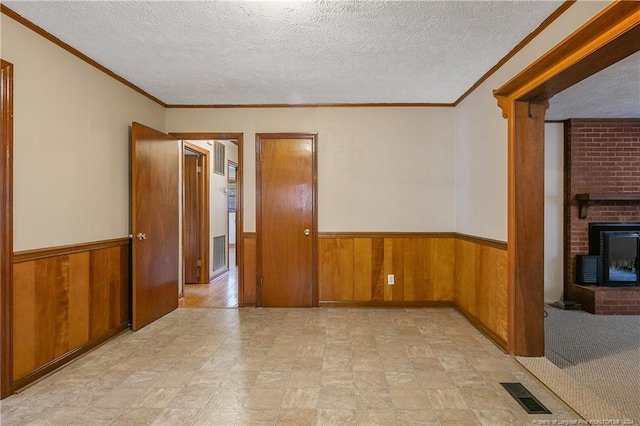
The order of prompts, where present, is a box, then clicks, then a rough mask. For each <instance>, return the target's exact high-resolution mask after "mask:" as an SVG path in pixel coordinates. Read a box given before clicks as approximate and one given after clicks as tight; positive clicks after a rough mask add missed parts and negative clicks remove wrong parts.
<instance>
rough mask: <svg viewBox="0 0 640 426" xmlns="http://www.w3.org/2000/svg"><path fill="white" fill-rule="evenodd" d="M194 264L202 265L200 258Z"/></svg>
mask: <svg viewBox="0 0 640 426" xmlns="http://www.w3.org/2000/svg"><path fill="white" fill-rule="evenodd" d="M196 266H197V267H198V268H199V267H201V266H202V260H198V261H196Z"/></svg>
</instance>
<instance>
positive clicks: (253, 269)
mask: <svg viewBox="0 0 640 426" xmlns="http://www.w3.org/2000/svg"><path fill="white" fill-rule="evenodd" d="M242 238H243V248H242V260H241V262H242V263H241V265H242V267H243V268H244V270H243V275H242V280H243V283H244V284H243V292H244V295H243V297H244V306H255V305H256V288H257V263H256V262H257V258H256V256H257V252H256V249H257V244H256V243H257V240H256V234H255V232H252V233H249V232H245V233H244V235H243V237H242Z"/></svg>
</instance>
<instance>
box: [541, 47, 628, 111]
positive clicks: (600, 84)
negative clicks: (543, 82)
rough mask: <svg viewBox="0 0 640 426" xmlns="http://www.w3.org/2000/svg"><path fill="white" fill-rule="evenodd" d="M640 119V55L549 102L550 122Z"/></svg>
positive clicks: (612, 67) (594, 76) (583, 82)
mask: <svg viewBox="0 0 640 426" xmlns="http://www.w3.org/2000/svg"><path fill="white" fill-rule="evenodd" d="M568 118H640V52H638V53H635V54H633V55H631V56H629V57H627V58H625V59H623V60H621V61H619V62H617V63H615V64H613V65H612V66H610V67H609V68H606V69H604V70H602V71H600V72H599V73H597V74H594V75H592V76H591V77H589V78H587V79H585V80H583V81H581V82H580V83H578V84H574V85H573V86H571V87H569V88H568V89H566V90H564V91H562V92H560V93H558V94H557V95H555V96H554V97H552V98H551V99H550V100H549V109H548V110H547V115H546V119H547V120H566V119H568Z"/></svg>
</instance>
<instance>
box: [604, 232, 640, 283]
mask: <svg viewBox="0 0 640 426" xmlns="http://www.w3.org/2000/svg"><path fill="white" fill-rule="evenodd" d="M639 242H640V234H637V233H622V232H620V233H618V232H611V233H608V232H607V233H606V238H605V247H606V253H605V255H606V256H607V264H608V269H607V270H606V271H605V273H606V274H607V277H605V278H606V281H608V282H618V283H628V284H629V285H633V284H635V283H637V282H638V245H639Z"/></svg>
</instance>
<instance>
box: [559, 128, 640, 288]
mask: <svg viewBox="0 0 640 426" xmlns="http://www.w3.org/2000/svg"><path fill="white" fill-rule="evenodd" d="M589 192H591V193H594V192H600V193H602V192H605V193H606V192H640V120H638V119H625V120H623V119H614V120H604V119H602V120H593V119H572V120H567V121H566V122H565V294H566V296H565V298H566V297H567V296H568V297H569V298H571V296H572V294H573V285H574V283H575V282H576V278H575V277H576V274H575V262H576V255H578V254H589V236H588V230H589V222H640V203H638V202H629V201H626V202H615V203H613V202H609V203H606V204H593V205H591V206H589V211H588V216H587V218H586V219H580V218H579V217H578V203H577V201H575V196H576V194H583V193H589ZM567 206H569V207H568V208H567Z"/></svg>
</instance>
